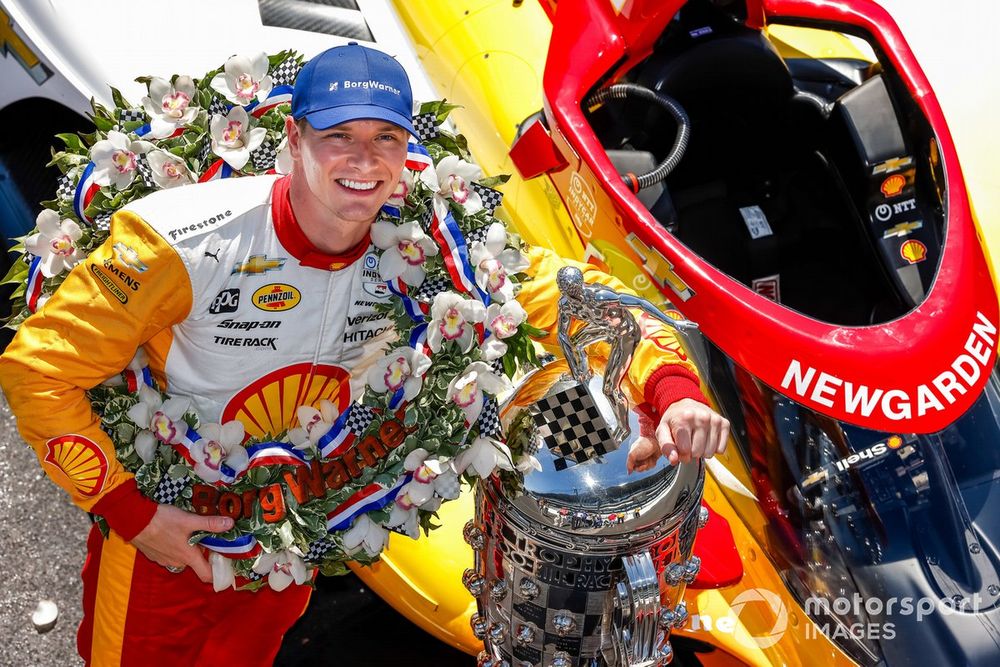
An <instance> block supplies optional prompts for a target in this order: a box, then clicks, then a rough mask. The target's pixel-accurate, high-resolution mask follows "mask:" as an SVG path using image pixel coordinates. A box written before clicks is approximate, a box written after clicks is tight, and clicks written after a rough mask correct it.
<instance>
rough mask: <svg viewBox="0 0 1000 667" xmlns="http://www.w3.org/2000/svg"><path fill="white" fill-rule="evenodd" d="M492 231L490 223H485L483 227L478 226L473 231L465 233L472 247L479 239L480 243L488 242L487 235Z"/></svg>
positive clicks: (467, 241)
mask: <svg viewBox="0 0 1000 667" xmlns="http://www.w3.org/2000/svg"><path fill="white" fill-rule="evenodd" d="M489 231H490V226H489V225H483V226H482V227H476V228H475V229H473V230H472V231H471V232H469V233H468V234H466V235H465V242H466V243H467V244H469V246H470V247H471V246H472V244H473V243H475V242H476V241H479V242H480V243H486V235H487V234H488V233H489Z"/></svg>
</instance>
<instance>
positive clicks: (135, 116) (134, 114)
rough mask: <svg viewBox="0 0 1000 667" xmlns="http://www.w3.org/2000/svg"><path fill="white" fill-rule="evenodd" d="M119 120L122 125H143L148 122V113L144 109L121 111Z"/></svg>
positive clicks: (119, 111)
mask: <svg viewBox="0 0 1000 667" xmlns="http://www.w3.org/2000/svg"><path fill="white" fill-rule="evenodd" d="M118 120H119V121H120V122H122V123H141V122H144V121H145V120H146V112H145V111H143V110H142V109H119V110H118Z"/></svg>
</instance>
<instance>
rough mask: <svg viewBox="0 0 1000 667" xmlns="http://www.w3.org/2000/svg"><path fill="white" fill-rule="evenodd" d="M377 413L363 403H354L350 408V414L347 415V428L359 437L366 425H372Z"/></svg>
mask: <svg viewBox="0 0 1000 667" xmlns="http://www.w3.org/2000/svg"><path fill="white" fill-rule="evenodd" d="M377 414H378V413H376V412H375V409H374V408H372V407H371V406H368V405H365V404H364V403H355V404H354V405H353V406H351V412H350V413H349V414H348V415H347V424H346V426H347V428H349V429H351V431H353V432H354V434H355V435H357V436H358V437H361V434H362V433H364V432H365V429H367V428H368V425H369V424H371V423H372V420H373V419H375V417H376V415H377Z"/></svg>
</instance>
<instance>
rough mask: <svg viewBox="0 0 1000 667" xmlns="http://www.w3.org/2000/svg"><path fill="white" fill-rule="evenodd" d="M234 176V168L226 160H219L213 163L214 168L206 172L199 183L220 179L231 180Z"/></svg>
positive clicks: (211, 167)
mask: <svg viewBox="0 0 1000 667" xmlns="http://www.w3.org/2000/svg"><path fill="white" fill-rule="evenodd" d="M232 175H233V168H232V167H230V166H229V164H227V163H226V161H225V160H223V159H222V158H219V159H218V160H216V161H215V162H213V163H212V166H210V167H209V168H208V169H206V170H205V173H204V174H202V175H201V178H199V179H198V182H199V183H207V182H208V181H217V180H219V179H220V178H229V177H230V176H232Z"/></svg>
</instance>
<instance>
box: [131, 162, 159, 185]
mask: <svg viewBox="0 0 1000 667" xmlns="http://www.w3.org/2000/svg"><path fill="white" fill-rule="evenodd" d="M135 168H136V170H137V171H138V172H139V176H140V177H141V178H142V182H143V183H145V184H146V187H147V188H155V187H156V181H154V180H153V168H152V167H150V166H149V160H147V159H146V156H145V155H140V156H139V157H138V158H137V159H136V161H135Z"/></svg>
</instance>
